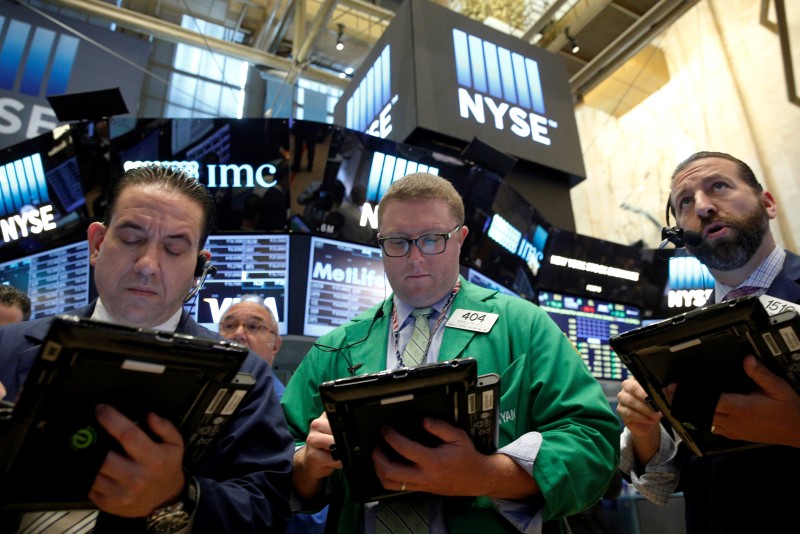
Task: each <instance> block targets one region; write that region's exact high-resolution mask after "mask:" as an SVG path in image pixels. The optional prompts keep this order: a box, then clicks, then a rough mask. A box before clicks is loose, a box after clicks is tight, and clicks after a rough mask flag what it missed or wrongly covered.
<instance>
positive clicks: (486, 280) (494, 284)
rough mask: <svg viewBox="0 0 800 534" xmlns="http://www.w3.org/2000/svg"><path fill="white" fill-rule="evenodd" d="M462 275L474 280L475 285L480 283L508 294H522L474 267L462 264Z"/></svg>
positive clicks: (482, 285)
mask: <svg viewBox="0 0 800 534" xmlns="http://www.w3.org/2000/svg"><path fill="white" fill-rule="evenodd" d="M461 276H463V277H464V278H466V279H467V280H468V281H470V282H472V283H473V284H475V285H479V286H481V287H485V288H487V289H494V290H496V291H499V292H500V293H505V294H506V295H513V296H515V297H519V296H520V295H519V293H517V292H516V291H514V290H512V289H509V288H507V287H506V286H504V285H503V284H501V283H500V282H498V281H496V280H494V279H492V278H490V277H488V276H486V275H485V274H483V273H481V272H480V271H477V270H475V269H473V268H472V267H466V266H464V265H462V266H461Z"/></svg>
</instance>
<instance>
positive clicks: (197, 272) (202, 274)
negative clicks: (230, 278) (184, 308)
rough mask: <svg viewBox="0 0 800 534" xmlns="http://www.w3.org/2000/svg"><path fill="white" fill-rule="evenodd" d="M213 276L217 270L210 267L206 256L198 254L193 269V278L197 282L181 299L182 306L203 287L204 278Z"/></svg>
mask: <svg viewBox="0 0 800 534" xmlns="http://www.w3.org/2000/svg"><path fill="white" fill-rule="evenodd" d="M215 274H217V268H216V267H214V266H213V265H211V260H210V259H208V256H206V255H205V254H200V255H199V256H197V265H195V267H194V277H195V278H197V282H195V284H194V286H193V287H192V289H191V291H189V294H188V295H186V298H185V299H183V302H184V304H185V303H187V302H189V301H190V300H192V298H193V297H194V296H195V295H197V293H198V292H199V291H200V288H201V287H203V283H204V282H205V281H206V277H208V276H209V275H210V276H214V275H215Z"/></svg>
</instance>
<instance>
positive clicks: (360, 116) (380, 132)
mask: <svg viewBox="0 0 800 534" xmlns="http://www.w3.org/2000/svg"><path fill="white" fill-rule="evenodd" d="M396 103H397V95H395V96H392V68H391V47H390V46H389V45H386V47H385V48H384V49H383V51H382V52H381V55H380V56H378V59H376V60H375V63H373V64H372V67H370V69H369V71H367V74H365V75H364V79H362V80H361V83H359V84H358V87H356V90H355V91H354V92H353V96H351V97H350V99H349V100H348V101H347V108H346V110H347V111H346V117H345V126H347V127H348V128H350V129H351V130H356V131H359V132H366V133H368V134H370V135H374V136H375V137H380V138H381V139H386V137H387V136H388V135H389V134H390V133H391V131H392V116H391V111H392V106H394V105H395V104H396Z"/></svg>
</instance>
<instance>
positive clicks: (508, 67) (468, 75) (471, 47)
mask: <svg viewBox="0 0 800 534" xmlns="http://www.w3.org/2000/svg"><path fill="white" fill-rule="evenodd" d="M453 46H454V52H455V64H456V77H457V79H458V85H459V88H458V109H459V114H460V115H461V116H462V117H463V118H465V119H468V118H470V117H472V118H473V119H474V120H475V121H477V122H478V123H480V124H486V123H487V122H491V123H493V124H494V127H495V128H496V129H498V130H509V131H511V132H512V133H514V134H515V135H518V136H519V137H528V138H530V139H531V140H533V141H534V142H536V143H541V144H543V145H550V143H551V140H550V138H549V137H548V134H549V129H550V128H558V123H557V122H555V121H553V120H548V119H547V117H546V116H545V106H544V95H543V94H542V83H541V79H540V78H539V65H538V63H536V61H534V60H532V59H530V58H526V57H524V56H522V55H521V54H518V53H516V52H511V51H510V50H508V49H506V48H503V47H501V46H497V45H495V44H493V43H490V42H488V41H484V40H483V39H479V38H478V37H475V36H474V35H468V34H467V33H464V32H463V31H461V30H456V29H454V30H453Z"/></svg>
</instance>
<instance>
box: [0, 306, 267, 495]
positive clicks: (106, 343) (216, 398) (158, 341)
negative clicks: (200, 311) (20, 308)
mask: <svg viewBox="0 0 800 534" xmlns="http://www.w3.org/2000/svg"><path fill="white" fill-rule="evenodd" d="M247 354H248V349H247V347H245V346H243V345H240V344H237V343H232V342H229V341H218V340H212V339H205V338H198V337H193V336H188V335H183V334H177V333H169V332H159V331H155V330H145V329H138V328H131V327H125V326H118V325H112V324H108V323H102V322H97V321H92V320H91V319H86V318H80V317H76V316H70V315H62V316H59V317H56V318H55V319H54V320H53V323H52V325H51V327H50V330H49V331H48V334H47V336H46V338H45V340H44V343H43V344H42V347H41V349H40V351H39V354H38V356H37V358H36V360H35V361H34V363H33V366H32V368H31V371H30V373H29V374H28V376H27V378H26V380H25V383H24V384H23V388H22V390H21V392H20V395H19V397H18V399H17V402H16V404H15V405H14V407H13V409H12V410H11V411H10V416H9V417H6V418H5V420H3V421H0V503H2V506H5V507H8V508H16V509H31V510H33V509H47V510H55V509H68V508H80V507H85V506H92V505H91V503H90V501H89V500H88V493H89V489H90V487H91V485H92V482H93V481H94V478H95V476H96V474H97V471H98V469H99V467H100V465H101V464H102V462H103V461H104V459H105V456H106V454H107V453H108V451H109V449H110V448H111V447H118V446H119V445H118V443H117V442H116V440H114V439H113V438H111V436H110V435H108V433H107V432H106V431H105V430H104V429H103V428H102V427H101V426H100V424H99V423H98V422H97V419H96V417H95V415H94V407H95V406H96V405H97V404H98V403H104V404H109V405H111V406H113V407H115V408H116V409H117V410H119V411H120V412H122V413H123V414H125V415H126V416H127V417H128V418H130V419H132V420H133V421H136V422H137V423H140V424H142V425H143V427H144V428H146V423H145V422H144V420H145V418H146V416H147V414H148V413H149V412H155V413H157V414H159V415H160V416H162V417H165V418H167V419H170V420H171V421H172V422H173V423H174V424H175V426H176V427H177V428H178V429H179V430H180V432H181V434H182V435H183V439H184V443H185V448H186V451H185V454H184V463H185V464H186V465H187V466H191V464H193V463H194V462H196V461H197V460H199V459H200V457H201V456H202V455H203V452H204V451H205V450H206V448H207V447H208V445H209V444H210V443H211V441H212V440H213V439H214V437H215V436H216V435H217V433H218V432H219V430H220V429H221V428H222V427H223V426H224V424H225V423H226V421H227V419H228V418H229V417H230V415H231V414H233V413H234V412H235V410H236V408H237V407H238V405H239V403H240V402H241V401H242V399H243V398H244V397H245V396H246V394H247V393H248V392H249V391H250V389H252V387H253V383H254V382H253V377H252V376H251V375H246V374H241V373H239V372H238V371H239V368H240V367H241V365H242V362H243V361H244V359H245V357H246V356H247ZM148 432H149V430H148Z"/></svg>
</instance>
